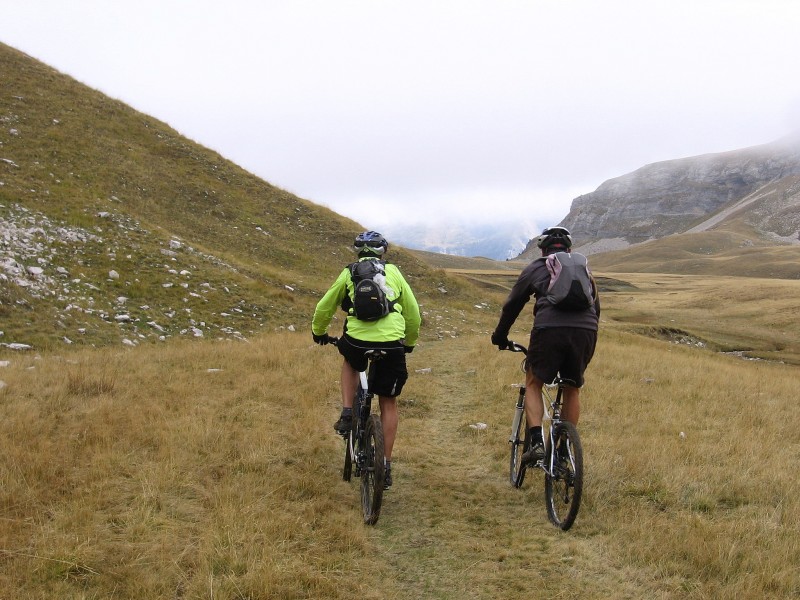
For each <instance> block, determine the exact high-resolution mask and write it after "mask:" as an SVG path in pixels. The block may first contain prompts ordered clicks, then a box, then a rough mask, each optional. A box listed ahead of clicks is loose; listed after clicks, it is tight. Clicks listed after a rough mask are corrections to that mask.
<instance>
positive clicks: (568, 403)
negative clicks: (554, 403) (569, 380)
mask: <svg viewBox="0 0 800 600" xmlns="http://www.w3.org/2000/svg"><path fill="white" fill-rule="evenodd" d="M580 416H581V390H580V388H576V387H571V386H567V387H565V388H564V404H563V406H562V407H561V418H563V419H564V420H565V421H569V422H570V423H572V424H573V425H575V426H576V427H577V425H578V419H579V418H580Z"/></svg>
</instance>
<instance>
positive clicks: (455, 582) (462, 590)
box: [376, 339, 658, 599]
mask: <svg viewBox="0 0 800 600" xmlns="http://www.w3.org/2000/svg"><path fill="white" fill-rule="evenodd" d="M464 342H465V340H463V339H462V340H452V341H446V342H442V343H440V344H432V345H429V346H428V347H425V348H422V349H421V350H420V351H419V352H418V353H415V354H414V355H412V357H410V360H409V364H410V370H411V372H412V373H411V380H410V381H409V384H408V387H407V391H406V393H405V394H404V396H403V398H402V400H403V406H402V408H401V410H402V411H403V416H402V417H401V429H400V433H399V437H398V442H397V446H396V448H397V453H396V456H395V465H396V466H395V473H396V474H395V486H394V487H393V489H392V490H390V491H389V492H388V493H387V495H386V496H385V503H384V509H383V513H382V516H381V520H380V522H379V523H378V526H377V528H376V535H377V536H378V538H379V540H380V542H379V545H380V548H381V555H382V558H383V559H384V560H385V561H387V562H388V563H390V564H391V565H392V568H393V570H394V571H395V573H396V577H397V583H398V585H399V587H400V588H401V589H403V594H402V595H401V596H402V597H408V598H476V599H477V598H498V597H522V596H523V595H529V594H535V595H536V596H540V595H544V594H547V595H553V597H558V594H559V593H566V594H567V595H568V596H573V595H575V596H580V597H582V598H602V597H610V596H612V595H613V596H614V597H617V598H622V597H631V598H636V597H645V596H647V597H658V594H657V592H656V591H654V590H653V589H652V588H651V587H649V586H648V585H646V584H643V585H641V586H640V585H637V583H636V581H637V579H638V578H637V576H636V574H635V573H634V574H632V573H631V572H630V571H629V570H628V569H626V568H618V569H615V568H614V566H613V565H611V564H609V559H608V556H607V554H606V552H605V548H604V544H603V536H602V535H598V534H597V532H596V531H593V529H592V528H591V527H587V526H585V525H584V524H583V523H582V522H581V521H582V519H583V518H585V516H584V515H579V517H578V519H579V520H578V523H577V524H576V526H575V527H574V528H573V530H571V531H570V532H568V533H564V532H560V531H558V530H556V529H555V528H554V527H552V526H551V525H550V524H549V522H548V520H547V515H546V512H545V507H544V494H543V480H542V477H541V475H539V474H538V473H537V474H534V475H532V476H530V478H529V480H528V481H527V482H526V484H525V486H524V488H523V489H522V490H515V489H513V488H512V487H511V485H510V484H509V482H508V476H507V461H508V446H507V441H506V440H507V437H508V429H510V418H511V405H512V402H513V397H514V390H513V389H512V388H511V387H510V385H511V384H512V383H514V382H516V381H518V380H519V379H520V377H521V373H519V371H518V370H517V369H516V365H517V364H518V360H517V358H516V357H512V356H511V355H510V354H508V353H502V355H501V356H497V355H500V354H501V353H499V352H497V351H496V349H494V348H493V347H491V346H489V345H488V343H487V344H486V346H487V347H486V348H483V347H481V345H480V344H474V343H464ZM487 342H488V340H487ZM476 348H478V349H476ZM490 353H491V354H490ZM503 359H505V360H503ZM423 368H425V369H427V368H430V372H429V373H416V372H414V371H415V370H416V369H423ZM498 377H499V378H500V380H501V381H504V382H505V383H504V384H501V389H502V386H503V385H504V386H505V389H502V391H501V394H502V396H503V402H502V403H501V404H499V405H498V403H497V402H496V401H495V400H494V399H493V398H492V397H486V396H485V394H484V393H483V392H482V391H481V389H482V388H484V387H485V385H484V383H485V380H486V379H487V378H488V379H490V380H496V379H498ZM498 406H501V407H502V408H501V409H498ZM506 409H507V410H506ZM492 413H498V414H495V415H492ZM506 413H508V414H506ZM487 421H488V422H490V425H489V427H488V429H486V430H476V429H473V428H471V427H470V425H471V424H474V423H477V422H487ZM586 493H587V494H591V493H592V490H591V489H590V488H589V489H588V490H587V492H586ZM521 574H523V576H520V575H521ZM644 580H646V581H652V579H651V578H650V577H649V576H647V577H645V578H644ZM598 582H601V583H598ZM567 590H572V592H571V593H568V592H567Z"/></svg>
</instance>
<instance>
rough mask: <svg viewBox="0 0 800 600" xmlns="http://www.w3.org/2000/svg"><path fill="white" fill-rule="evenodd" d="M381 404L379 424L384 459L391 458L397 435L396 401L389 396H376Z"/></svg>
mask: <svg viewBox="0 0 800 600" xmlns="http://www.w3.org/2000/svg"><path fill="white" fill-rule="evenodd" d="M378 402H379V404H380V406H381V426H382V427H383V453H384V455H385V456H386V460H392V447H393V446H394V438H395V436H396V435H397V422H398V420H399V417H398V414H397V401H396V399H395V398H392V397H390V396H378Z"/></svg>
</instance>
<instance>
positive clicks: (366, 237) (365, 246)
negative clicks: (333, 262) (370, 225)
mask: <svg viewBox="0 0 800 600" xmlns="http://www.w3.org/2000/svg"><path fill="white" fill-rule="evenodd" d="M353 247H354V248H355V249H356V252H358V255H359V256H370V255H373V256H380V255H381V254H383V253H384V252H386V251H387V250H388V249H389V242H387V241H386V238H385V237H383V236H382V235H381V234H380V233H378V232H377V231H365V232H364V233H359V234H358V235H357V236H356V239H355V241H354V242H353Z"/></svg>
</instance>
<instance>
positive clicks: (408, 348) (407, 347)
mask: <svg viewBox="0 0 800 600" xmlns="http://www.w3.org/2000/svg"><path fill="white" fill-rule="evenodd" d="M403 350H404V351H405V353H406V354H411V353H412V352H413V351H414V346H403Z"/></svg>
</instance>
